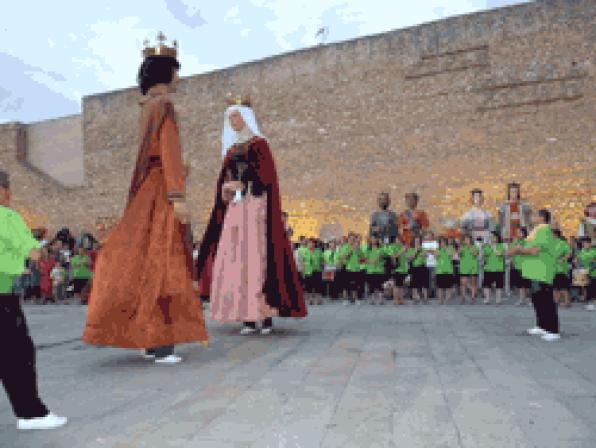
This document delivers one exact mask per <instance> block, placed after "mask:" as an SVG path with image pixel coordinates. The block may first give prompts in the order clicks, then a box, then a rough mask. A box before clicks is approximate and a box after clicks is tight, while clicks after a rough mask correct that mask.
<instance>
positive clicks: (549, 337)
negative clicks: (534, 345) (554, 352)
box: [540, 332, 561, 342]
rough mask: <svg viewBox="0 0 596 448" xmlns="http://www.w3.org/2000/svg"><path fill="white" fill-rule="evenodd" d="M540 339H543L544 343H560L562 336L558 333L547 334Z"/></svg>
mask: <svg viewBox="0 0 596 448" xmlns="http://www.w3.org/2000/svg"><path fill="white" fill-rule="evenodd" d="M540 339H542V340H543V341H547V342H553V341H558V340H559V339H561V336H560V335H559V334H557V333H548V332H545V334H543V335H542V337H541V338H540Z"/></svg>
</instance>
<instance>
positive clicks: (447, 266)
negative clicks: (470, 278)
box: [435, 248, 453, 275]
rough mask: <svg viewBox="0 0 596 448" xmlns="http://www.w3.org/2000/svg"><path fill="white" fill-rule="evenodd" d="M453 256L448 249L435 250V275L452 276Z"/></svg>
mask: <svg viewBox="0 0 596 448" xmlns="http://www.w3.org/2000/svg"><path fill="white" fill-rule="evenodd" d="M452 257H453V254H452V251H451V250H449V248H445V249H443V248H439V249H437V265H436V266H435V273H436V274H437V275H441V274H453V258H452Z"/></svg>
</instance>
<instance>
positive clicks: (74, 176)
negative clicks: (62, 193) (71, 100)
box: [26, 115, 85, 187]
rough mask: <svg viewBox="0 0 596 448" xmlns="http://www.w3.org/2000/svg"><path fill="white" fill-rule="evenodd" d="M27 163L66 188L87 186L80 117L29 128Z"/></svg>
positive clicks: (35, 124) (42, 123)
mask: <svg viewBox="0 0 596 448" xmlns="http://www.w3.org/2000/svg"><path fill="white" fill-rule="evenodd" d="M26 133H27V140H26V142H27V160H28V162H29V163H30V164H31V165H33V166H34V167H35V168H37V169H39V170H40V171H43V172H44V173H46V174H47V175H48V176H50V177H52V178H53V179H55V180H56V181H57V182H59V183H60V184H62V185H64V186H66V187H80V186H83V185H84V177H85V176H84V175H85V172H84V168H83V128H82V120H81V116H80V115H75V116H71V117H64V118H58V119H54V120H46V121H41V122H39V123H32V124H29V125H27V131H26Z"/></svg>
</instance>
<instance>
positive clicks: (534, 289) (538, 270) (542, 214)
mask: <svg viewBox="0 0 596 448" xmlns="http://www.w3.org/2000/svg"><path fill="white" fill-rule="evenodd" d="M532 222H533V224H534V225H535V227H534V229H532V231H531V232H530V234H529V235H528V237H527V238H526V247H523V248H522V247H519V246H518V247H513V248H511V249H509V251H508V255H510V256H513V255H522V256H523V257H522V261H521V268H522V276H523V277H524V278H527V279H528V280H530V281H531V289H530V291H531V297H532V304H533V305H534V310H535V312H536V326H535V327H533V328H530V329H529V330H528V334H531V335H540V336H541V337H542V339H543V340H545V341H556V340H558V339H560V335H559V314H558V312H557V304H556V303H555V300H554V297H553V280H554V278H555V267H556V259H555V253H556V250H555V244H556V242H557V241H556V239H555V237H554V235H553V232H552V229H551V227H550V222H551V214H550V212H549V211H548V210H546V209H541V210H538V211H537V212H534V213H533V214H532Z"/></svg>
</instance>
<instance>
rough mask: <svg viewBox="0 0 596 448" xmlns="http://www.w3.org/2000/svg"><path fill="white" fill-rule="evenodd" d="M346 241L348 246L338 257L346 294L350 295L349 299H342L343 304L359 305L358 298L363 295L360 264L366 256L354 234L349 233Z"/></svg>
mask: <svg viewBox="0 0 596 448" xmlns="http://www.w3.org/2000/svg"><path fill="white" fill-rule="evenodd" d="M348 241H349V243H350V244H349V247H348V249H347V250H344V251H343V253H342V255H341V257H340V262H341V263H342V265H343V266H345V275H346V280H345V285H346V292H347V295H349V296H350V300H349V301H348V300H347V299H346V300H345V301H344V305H348V304H350V303H355V304H356V305H360V304H361V301H360V298H361V297H362V296H363V295H364V294H363V293H364V291H363V288H362V286H363V283H364V281H363V278H362V277H363V274H364V273H363V272H362V270H361V267H360V266H361V263H362V261H361V260H362V259H365V260H366V257H365V254H364V252H363V251H362V248H361V246H360V244H359V242H358V240H357V238H356V236H355V235H351V236H350V237H349V239H348Z"/></svg>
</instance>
